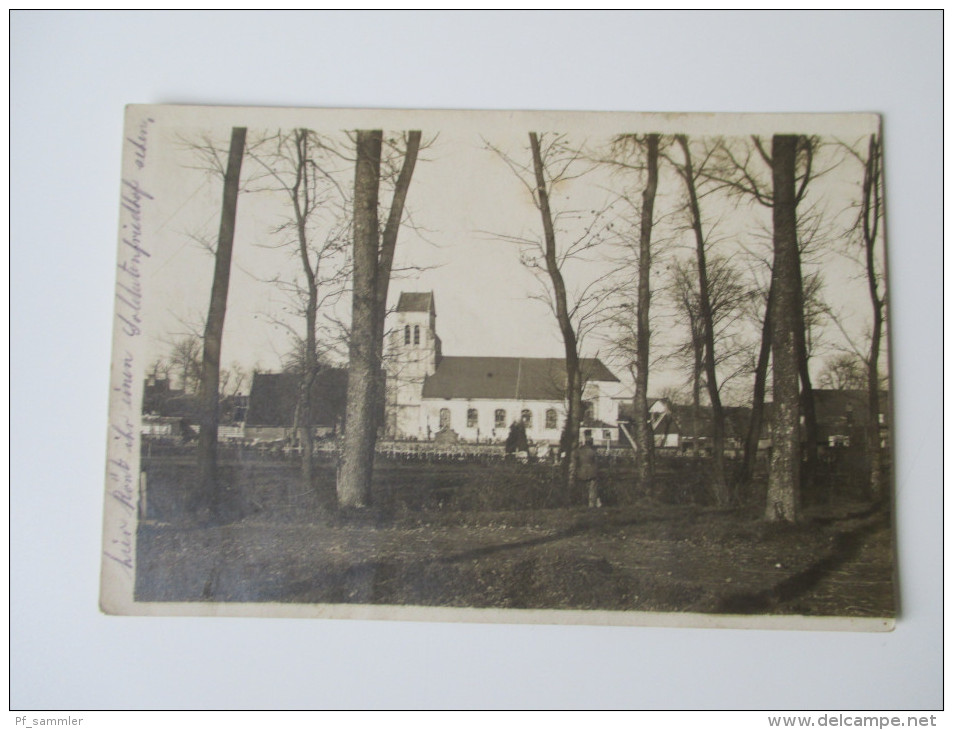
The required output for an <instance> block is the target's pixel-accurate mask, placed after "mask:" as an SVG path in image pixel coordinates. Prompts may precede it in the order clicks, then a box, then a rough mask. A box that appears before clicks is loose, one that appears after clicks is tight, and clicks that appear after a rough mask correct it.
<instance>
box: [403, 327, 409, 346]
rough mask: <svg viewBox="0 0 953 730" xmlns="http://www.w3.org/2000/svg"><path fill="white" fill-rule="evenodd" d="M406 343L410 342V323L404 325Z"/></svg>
mask: <svg viewBox="0 0 953 730" xmlns="http://www.w3.org/2000/svg"><path fill="white" fill-rule="evenodd" d="M404 344H405V345H409V344H410V325H409V324H408V325H404Z"/></svg>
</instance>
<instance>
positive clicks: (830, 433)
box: [814, 390, 888, 448]
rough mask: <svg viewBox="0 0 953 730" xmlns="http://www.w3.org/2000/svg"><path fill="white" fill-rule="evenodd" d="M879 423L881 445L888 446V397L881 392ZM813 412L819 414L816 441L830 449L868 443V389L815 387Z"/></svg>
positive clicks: (885, 393) (884, 392)
mask: <svg viewBox="0 0 953 730" xmlns="http://www.w3.org/2000/svg"><path fill="white" fill-rule="evenodd" d="M879 401H880V402H879V406H880V408H879V411H880V412H879V413H878V414H877V422H878V425H879V428H880V433H881V446H885V445H886V439H887V430H888V423H887V412H888V408H887V406H888V396H887V392H886V391H881V392H880V398H879ZM814 411H815V413H816V415H817V443H818V446H822V447H827V448H840V447H849V446H861V445H863V444H865V443H866V432H867V427H868V424H869V423H870V418H869V415H868V408H867V391H866V390H815V391H814Z"/></svg>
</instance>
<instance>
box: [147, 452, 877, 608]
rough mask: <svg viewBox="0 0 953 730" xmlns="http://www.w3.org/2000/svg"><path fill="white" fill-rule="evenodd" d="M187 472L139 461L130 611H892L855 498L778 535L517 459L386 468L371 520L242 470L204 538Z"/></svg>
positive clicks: (289, 478)
mask: <svg viewBox="0 0 953 730" xmlns="http://www.w3.org/2000/svg"><path fill="white" fill-rule="evenodd" d="M508 470H509V471H508ZM189 471H190V467H189V466H184V465H181V464H179V465H176V464H172V463H161V464H160V463H153V464H151V465H150V466H148V467H147V473H149V474H150V482H149V485H150V486H149V494H150V510H151V512H152V514H151V515H150V518H149V519H148V520H146V521H144V522H143V523H142V524H141V525H140V529H139V533H138V566H137V572H136V575H137V581H136V598H137V600H140V601H251V602H255V601H284V602H304V603H368V604H397V605H421V606H472V607H499V608H507V607H509V608H577V609H578V608H582V609H606V610H641V611H691V612H703V613H723V614H752V613H759V614H798V615H836V616H865V617H888V616H892V615H894V613H895V601H894V588H893V585H894V582H893V537H892V535H893V532H892V527H891V524H890V520H889V516H888V515H887V514H886V513H884V512H883V511H875V510H873V509H871V508H870V507H869V506H868V505H865V504H862V503H859V502H851V501H847V500H841V501H838V502H836V504H835V503H834V502H831V503H829V504H826V505H824V506H823V507H821V508H817V507H815V508H813V509H811V510H809V511H808V513H807V515H806V519H805V520H804V522H803V524H800V525H797V526H772V525H767V524H765V523H763V522H761V521H760V520H759V519H758V515H757V513H756V511H754V510H740V509H739V510H718V509H715V508H713V507H711V506H706V505H704V504H670V503H665V502H663V501H660V500H659V499H658V498H657V497H656V496H652V497H649V496H648V495H637V494H636V495H630V497H629V498H628V499H621V498H618V495H613V494H612V493H611V492H612V486H611V481H612V480H611V479H610V478H609V477H608V476H607V479H606V481H607V496H608V499H607V502H608V503H609V504H608V506H606V507H604V508H603V509H599V510H589V509H586V508H584V507H577V506H573V505H572V504H571V502H572V501H573V500H574V499H575V498H577V497H578V495H563V496H558V495H557V496H554V494H555V493H554V491H553V486H552V485H553V482H552V481H551V479H550V476H549V475H547V474H546V473H545V472H540V471H539V470H536V471H535V472H532V474H533V476H532V478H531V479H530V481H533V483H532V484H528V483H527V482H526V480H527V478H528V477H527V474H530V473H531V472H530V471H529V470H527V468H526V467H521V466H519V465H517V466H515V467H514V466H502V467H492V468H490V469H489V470H484V471H483V472H479V471H478V470H476V473H479V480H478V481H479V482H480V483H483V484H486V483H487V480H491V481H492V480H499V479H509V481H508V482H507V483H506V484H505V485H504V486H503V487H501V488H499V489H496V490H494V489H483V490H482V491H481V490H479V484H475V483H473V482H472V480H473V478H474V477H473V474H474V473H475V470H474V469H472V468H466V467H454V466H448V467H445V468H437V467H426V468H425V471H422V470H421V468H420V467H408V468H406V469H404V470H403V471H401V470H396V471H394V470H392V471H390V472H388V471H387V470H383V473H382V474H379V475H378V478H379V480H382V482H383V483H384V485H385V487H386V488H387V490H389V494H390V499H389V500H388V499H381V500H379V502H380V504H381V506H380V507H379V509H377V510H376V511H374V512H373V513H372V514H371V515H370V516H362V517H360V518H346V517H341V516H339V515H334V514H331V513H328V512H326V511H322V510H321V509H320V508H319V506H317V504H316V503H315V502H314V501H313V497H312V495H311V494H310V493H309V492H301V491H300V489H298V488H297V487H296V486H295V484H296V482H295V472H294V470H293V468H292V467H290V466H283V467H282V466H280V465H271V466H264V465H257V466H256V467H255V468H254V469H252V470H251V471H250V472H249V467H248V465H244V466H243V467H242V470H241V472H240V473H239V474H238V476H235V477H234V478H233V482H234V483H235V484H236V485H238V486H237V487H236V489H237V491H238V492H240V493H241V494H240V495H239V496H240V501H241V503H242V505H243V510H242V512H243V514H242V515H241V516H240V517H239V518H238V519H236V520H235V521H233V522H231V523H230V524H226V525H222V526H216V527H201V526H199V525H198V524H195V523H194V521H191V520H189V519H188V515H186V514H184V513H183V512H182V510H181V509H180V508H179V507H178V506H179V505H180V504H181V503H182V495H181V493H180V492H181V490H183V489H186V488H187V487H186V485H187V482H188V476H189ZM325 476H326V477H327V478H331V477H333V474H329V475H325ZM620 479H621V477H620ZM521 480H522V481H521ZM243 485H244V486H243ZM251 485H254V486H253V487H252V486H251ZM504 487H505V488H504ZM249 490H250V491H249ZM474 490H476V491H477V492H478V493H479V494H481V495H483V497H482V498H481V499H475V498H474V496H473V494H471V493H470V492H472V491H474ZM494 492H499V493H501V494H502V495H503V496H501V497H499V498H498V500H497V501H503V502H506V501H507V500H508V497H507V496H506V495H508V494H512V493H514V492H515V493H516V494H517V498H514V499H513V500H511V501H513V502H514V503H516V504H526V503H527V502H528V503H531V504H532V503H533V502H535V503H536V505H537V506H534V507H531V508H521V509H518V508H514V507H513V506H512V505H509V508H506V505H503V506H502V508H501V505H500V504H492V502H493V501H494V500H493V499H491V498H489V497H486V495H487V493H494ZM395 494H400V495H402V496H400V497H399V498H398V497H395V496H394V495H395ZM454 495H456V496H457V497H458V498H457V499H455V498H454ZM560 501H562V502H568V504H563V505H561V506H547V503H552V502H557V503H558V502H560ZM485 507H491V508H490V509H486V508H485Z"/></svg>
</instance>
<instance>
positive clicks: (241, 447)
mask: <svg viewBox="0 0 953 730" xmlns="http://www.w3.org/2000/svg"><path fill="white" fill-rule="evenodd" d="M880 130H881V126H880V119H879V117H877V116H876V115H870V114H844V115H835V114H825V115H821V114H817V115H811V114H803V115H718V114H697V115H687V114H629V113H625V114H623V113H579V112H572V113H562V112H559V113H557V112H552V113H545V112H471V111H422V112H417V111H376V110H308V109H267V108H237V107H236V108H226V107H218V108H212V107H209V108H206V107H186V106H130V107H128V108H127V110H126V120H125V130H124V138H123V140H122V145H123V167H122V171H121V175H120V177H119V181H118V185H117V189H118V193H119V194H118V200H117V203H118V209H119V241H118V258H117V263H116V267H117V268H116V292H115V319H114V327H115V331H114V345H113V346H114V350H113V358H112V373H111V381H110V382H111V386H110V387H111V393H110V422H109V424H108V433H109V436H108V453H107V469H106V475H105V500H104V501H105V511H104V535H103V552H102V585H101V606H102V610H103V611H105V612H107V613H110V614H134V615H204V616H297V617H351V618H374V619H378V618H397V619H410V620H439V621H491V622H501V621H502V622H546V623H595V624H630V625H656V626H661V625H673V626H674V625H677V626H698V627H708V626H710V627H716V626H730V627H771V628H809V629H833V630H889V629H890V628H892V627H893V625H894V619H895V616H896V614H897V599H896V588H895V586H896V580H895V559H894V557H895V556H894V553H895V539H894V520H893V509H894V504H893V488H892V485H893V480H892V469H893V464H892V458H891V442H892V440H893V439H892V434H891V417H890V413H891V410H890V399H891V391H892V388H891V383H890V378H889V372H890V371H889V363H888V359H887V352H888V347H887V337H888V333H889V328H888V317H887V307H886V302H887V290H886V271H885V260H886V259H885V252H884V246H885V241H884V239H885V227H884V192H883V191H884V187H883V166H882V160H883V142H882V138H881V131H880Z"/></svg>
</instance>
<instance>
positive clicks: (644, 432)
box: [635, 134, 660, 494]
mask: <svg viewBox="0 0 953 730" xmlns="http://www.w3.org/2000/svg"><path fill="white" fill-rule="evenodd" d="M659 139H660V137H659V135H657V134H650V135H648V137H647V138H646V156H645V166H646V175H647V177H646V182H645V189H644V190H643V191H642V215H641V219H640V224H639V287H638V317H637V320H636V334H635V339H636V363H635V442H636V444H638V447H639V454H638V459H637V461H636V467H635V472H636V479H637V480H638V483H639V486H640V488H641V490H642V491H643V492H644V493H646V494H654V492H655V485H654V481H655V439H654V435H653V433H652V421H651V417H650V415H649V402H648V391H649V340H650V336H651V330H650V328H649V305H650V303H651V299H652V290H651V272H652V224H653V216H654V215H655V194H656V191H657V190H658V154H659Z"/></svg>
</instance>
